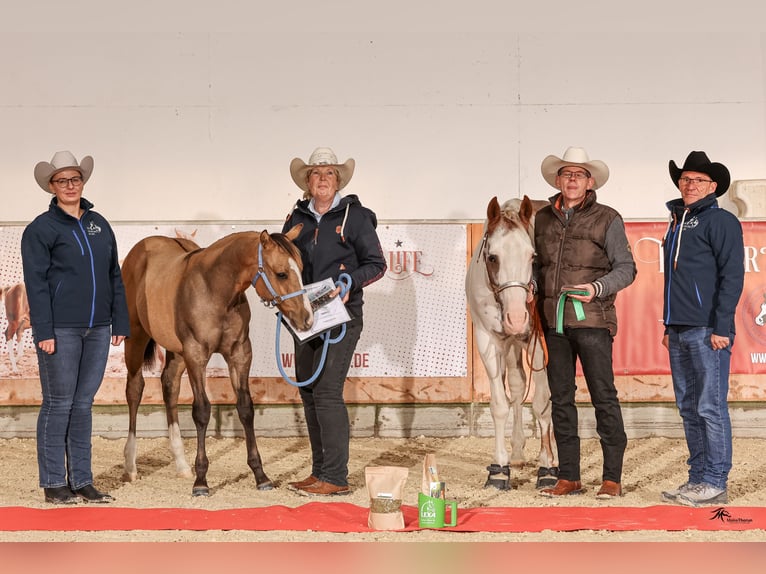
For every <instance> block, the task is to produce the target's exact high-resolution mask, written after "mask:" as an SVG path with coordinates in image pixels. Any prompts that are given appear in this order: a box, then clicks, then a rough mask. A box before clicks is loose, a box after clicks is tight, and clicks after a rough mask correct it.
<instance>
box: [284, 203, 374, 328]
mask: <svg viewBox="0 0 766 574" xmlns="http://www.w3.org/2000/svg"><path fill="white" fill-rule="evenodd" d="M309 201H310V200H308V199H302V200H300V201H298V202H297V203H296V204H295V207H294V208H293V211H292V212H291V213H290V214H289V215H288V216H287V220H286V221H285V224H284V227H283V232H287V231H288V230H289V229H291V228H292V227H294V226H295V225H297V224H299V223H302V224H303V229H302V230H301V233H300V235H298V237H297V238H296V239H295V241H294V242H293V243H295V245H296V246H297V247H298V249H300V252H301V258H302V259H303V282H304V283H306V284H308V283H315V282H317V281H321V280H322V279H327V278H328V277H332V280H333V281H337V280H338V276H339V275H340V274H341V273H348V274H349V275H350V276H351V291H350V293H349V298H348V301H347V302H346V308H347V309H348V311H349V313H350V314H351V315H352V316H353V317H361V316H362V305H363V304H364V301H363V299H362V289H363V288H364V287H366V286H367V285H369V284H370V283H372V282H373V281H377V280H378V279H380V278H381V277H383V274H384V273H385V272H386V268H387V265H386V258H385V256H384V255H383V249H382V248H381V247H380V240H379V239H378V234H377V233H376V231H375V228H376V227H377V225H378V219H377V217H376V216H375V213H373V212H372V211H371V210H369V209H367V208H366V207H363V206H362V204H361V203H360V201H359V198H358V197H357V196H356V195H346V196H344V197H341V199H340V203H339V204H338V205H336V206H335V207H333V208H331V209H330V210H329V211H327V212H326V213H325V214H324V215H322V218H321V219H320V220H319V221H317V219H316V216H315V215H314V214H313V213H312V212H311V211H310V210H309V207H308V206H309Z"/></svg>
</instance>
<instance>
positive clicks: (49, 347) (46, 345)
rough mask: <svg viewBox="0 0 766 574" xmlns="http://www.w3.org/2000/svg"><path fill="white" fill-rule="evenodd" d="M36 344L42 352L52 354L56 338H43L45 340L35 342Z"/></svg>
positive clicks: (54, 349)
mask: <svg viewBox="0 0 766 574" xmlns="http://www.w3.org/2000/svg"><path fill="white" fill-rule="evenodd" d="M37 346H38V347H40V350H41V351H42V352H43V353H48V354H49V355H52V354H53V353H54V352H55V351H56V339H45V341H40V342H39V343H37Z"/></svg>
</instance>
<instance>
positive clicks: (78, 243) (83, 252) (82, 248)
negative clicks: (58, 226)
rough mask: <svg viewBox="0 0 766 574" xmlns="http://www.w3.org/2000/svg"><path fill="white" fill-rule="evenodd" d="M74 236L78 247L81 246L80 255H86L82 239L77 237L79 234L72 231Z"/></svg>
mask: <svg viewBox="0 0 766 574" xmlns="http://www.w3.org/2000/svg"><path fill="white" fill-rule="evenodd" d="M72 235H73V236H74V240H75V241H76V242H77V245H79V246H80V255H85V248H84V247H83V246H82V241H80V238H79V237H78V236H77V232H76V231H75V230H74V229H73V230H72Z"/></svg>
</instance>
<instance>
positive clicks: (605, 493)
mask: <svg viewBox="0 0 766 574" xmlns="http://www.w3.org/2000/svg"><path fill="white" fill-rule="evenodd" d="M618 496H622V486H621V485H620V483H619V482H614V481H612V480H605V481H604V483H603V484H602V485H601V489H600V490H599V491H598V494H597V495H596V498H602V499H604V500H607V499H610V498H617V497H618Z"/></svg>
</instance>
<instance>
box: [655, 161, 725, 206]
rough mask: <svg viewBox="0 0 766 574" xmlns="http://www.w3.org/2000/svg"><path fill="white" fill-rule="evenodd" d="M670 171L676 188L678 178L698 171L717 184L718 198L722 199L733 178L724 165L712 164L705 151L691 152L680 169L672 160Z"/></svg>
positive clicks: (669, 166) (716, 193) (716, 192)
mask: <svg viewBox="0 0 766 574" xmlns="http://www.w3.org/2000/svg"><path fill="white" fill-rule="evenodd" d="M668 169H669V170H670V179H672V180H673V183H674V184H675V186H676V187H678V178H679V177H681V174H682V173H683V172H685V171H698V172H700V173H704V174H707V175H709V176H710V179H712V180H713V181H714V182H716V184H717V185H716V188H715V195H716V197H721V196H722V195H723V194H724V193H726V190H727V189H729V184H730V183H731V176H730V175H729V170H728V169H727V168H726V166H725V165H723V164H722V163H715V162H711V161H710V160H709V159H708V157H707V154H706V153H705V152H704V151H693V152H691V153H690V154H689V156H688V157H687V158H686V161H685V162H684V165H683V167H678V166H677V165H676V162H674V161H673V160H672V159H671V160H670V163H668Z"/></svg>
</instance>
